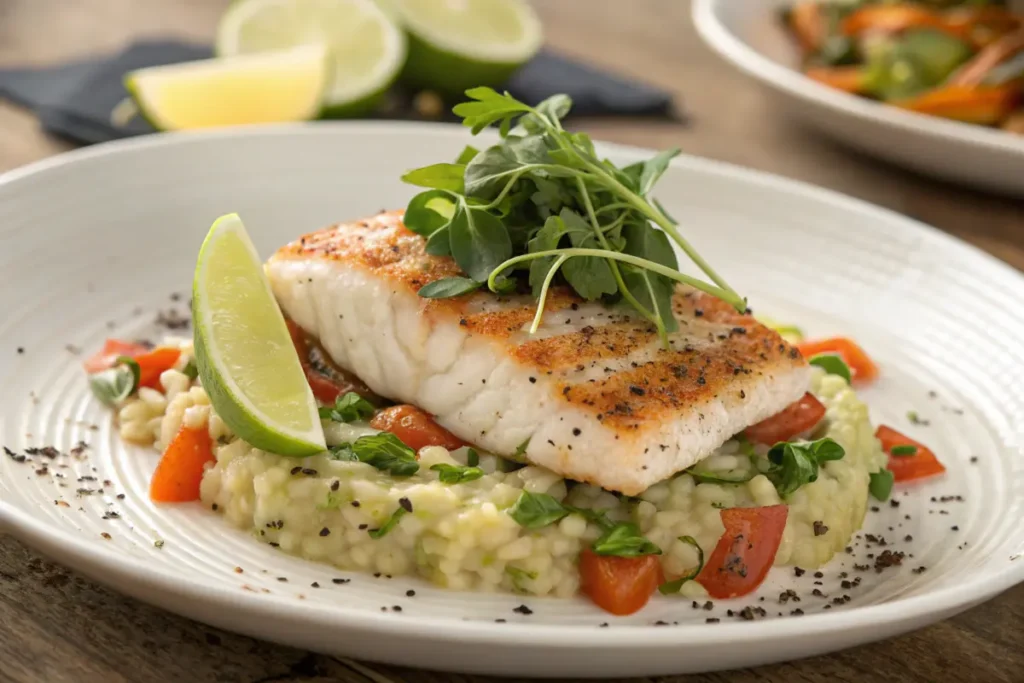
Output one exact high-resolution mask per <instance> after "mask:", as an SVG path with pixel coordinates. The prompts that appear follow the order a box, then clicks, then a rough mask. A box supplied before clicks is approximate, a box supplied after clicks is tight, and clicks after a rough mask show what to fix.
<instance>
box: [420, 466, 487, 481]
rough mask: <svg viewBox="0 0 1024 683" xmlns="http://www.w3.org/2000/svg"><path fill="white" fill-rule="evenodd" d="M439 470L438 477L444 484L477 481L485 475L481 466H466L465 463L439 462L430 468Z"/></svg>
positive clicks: (435, 470)
mask: <svg viewBox="0 0 1024 683" xmlns="http://www.w3.org/2000/svg"><path fill="white" fill-rule="evenodd" d="M430 469H431V470H433V471H434V472H437V475H438V479H439V480H440V481H441V483H442V484H464V483H466V482H468V481H475V480H477V479H479V478H480V477H482V476H484V471H483V470H482V469H480V468H479V467H465V466H463V465H449V464H447V463H438V464H436V465H433V466H431V468H430Z"/></svg>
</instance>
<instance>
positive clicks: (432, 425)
mask: <svg viewBox="0 0 1024 683" xmlns="http://www.w3.org/2000/svg"><path fill="white" fill-rule="evenodd" d="M370 426H371V427H373V428H374V429H379V430H381V431H382V432H391V433H392V434H394V435H395V436H397V437H398V438H399V440H400V441H401V442H402V443H404V444H405V445H406V446H408V447H409V448H411V449H413V450H414V451H419V450H420V449H421V448H424V447H426V446H444V447H445V448H447V449H448V450H454V449H456V448H462V447H463V446H465V445H466V442H464V441H463V440H462V439H460V438H459V437H457V436H455V435H454V434H452V433H451V432H449V431H448V430H447V429H445V428H444V427H442V426H441V425H439V424H437V423H436V422H434V418H433V417H431V416H430V414H429V413H427V412H425V411H423V410H420V409H419V408H417V407H416V406H411V405H408V404H405V405H399V406H391V407H390V408H385V409H384V410H382V411H380V412H379V413H377V414H376V415H374V416H373V419H372V420H370Z"/></svg>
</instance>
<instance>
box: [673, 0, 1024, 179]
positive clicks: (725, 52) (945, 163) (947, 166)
mask: <svg viewBox="0 0 1024 683" xmlns="http://www.w3.org/2000/svg"><path fill="white" fill-rule="evenodd" d="M791 4H792V0H694V4H693V18H694V23H695V24H696V25H697V31H698V33H700V35H701V37H703V38H704V40H705V41H706V42H707V43H708V45H710V46H711V47H712V48H714V50H716V51H717V52H718V53H719V54H720V55H721V56H722V57H724V58H725V59H727V60H728V61H729V62H731V63H732V64H733V65H734V66H737V67H739V68H740V69H741V70H742V71H744V72H746V73H747V74H748V75H750V76H753V77H754V78H756V79H757V80H759V81H761V82H762V83H764V84H766V85H767V86H769V87H770V88H772V89H773V90H774V91H775V92H776V93H778V94H779V95H780V97H779V99H780V101H782V102H783V103H784V104H785V105H786V106H787V107H788V109H790V110H791V111H792V112H793V113H794V114H796V115H798V116H799V117H801V118H802V119H803V120H805V121H806V122H807V123H809V124H811V125H812V126H814V127H815V128H817V129H818V130H820V131H821V132H823V133H825V134H827V135H830V136H832V137H834V138H836V139H837V140H839V141H841V142H843V143H845V144H848V145H850V146H852V147H855V148H858V149H860V150H862V151H864V152H867V153H869V154H873V155H875V156H878V157H881V158H883V159H886V160H888V161H891V162H894V163H897V164H900V165H903V166H907V167H909V168H912V169H914V170H916V171H920V172H922V173H927V174H929V175H933V176H936V177H939V178H943V179H945V180H951V181H954V182H959V183H965V184H968V185H972V186H974V187H978V188H982V189H987V190H992V191H995V192H1001V193H1006V194H1009V195H1013V196H1019V197H1024V136H1020V135H1011V134H1008V133H1004V132H1002V131H999V130H994V129H990V128H985V127H983V126H974V125H970V124H966V123H958V122H956V121H948V120H944V119H940V118H937V117H934V116H924V115H922V114H915V113H913V112H908V111H904V110H902V109H898V108H896V107H891V106H888V105H885V104H881V103H879V102H873V101H871V100H867V99H864V98H861V97H857V96H855V95H850V94H847V93H844V92H840V91H838V90H835V89H833V88H829V87H827V86H824V85H821V84H820V83H816V82H814V81H812V80H811V79H809V78H807V77H806V76H804V75H803V74H802V73H800V72H799V71H797V70H796V68H795V67H796V65H797V64H798V63H799V62H798V56H797V50H796V48H795V46H794V45H793V42H792V39H791V38H790V37H789V36H788V35H786V32H785V31H784V29H783V27H782V24H781V23H780V22H779V19H778V10H779V9H780V8H782V7H784V6H788V5H791Z"/></svg>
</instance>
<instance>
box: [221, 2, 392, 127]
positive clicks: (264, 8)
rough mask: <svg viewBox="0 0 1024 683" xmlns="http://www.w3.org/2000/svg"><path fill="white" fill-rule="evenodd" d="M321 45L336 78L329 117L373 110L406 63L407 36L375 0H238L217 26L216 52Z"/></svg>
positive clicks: (330, 88)
mask: <svg viewBox="0 0 1024 683" xmlns="http://www.w3.org/2000/svg"><path fill="white" fill-rule="evenodd" d="M309 44H323V45H326V46H327V47H328V48H329V49H330V53H331V58H330V59H331V64H332V69H331V71H332V77H331V83H330V84H329V86H328V88H327V93H326V95H325V105H326V106H325V108H324V114H325V115H327V116H358V115H362V114H366V113H368V112H370V111H372V110H373V109H374V108H375V107H376V106H377V103H378V102H379V101H380V99H381V97H382V96H383V95H384V92H385V91H386V90H387V89H388V88H389V87H390V86H391V84H392V83H394V81H395V79H396V78H397V77H398V72H399V71H400V70H401V68H402V64H404V63H405V54H406V45H405V35H404V34H403V33H402V31H401V30H400V29H399V28H398V27H397V26H395V24H394V23H393V22H392V21H391V20H390V19H389V18H388V17H387V15H386V14H385V13H384V12H383V11H382V10H381V9H380V7H378V6H377V5H376V3H374V2H373V0H235V2H234V3H233V4H232V5H231V6H229V7H228V9H227V11H226V12H225V13H224V16H223V17H221V20H220V25H219V26H218V27H217V54H218V55H220V56H222V57H230V56H233V55H240V54H251V53H258V52H266V51H268V50H280V49H284V48H290V47H295V46H298V45H309Z"/></svg>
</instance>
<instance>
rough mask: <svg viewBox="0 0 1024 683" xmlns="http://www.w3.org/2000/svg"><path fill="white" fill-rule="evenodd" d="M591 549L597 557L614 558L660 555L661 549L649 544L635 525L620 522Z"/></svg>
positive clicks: (595, 542) (606, 532) (605, 533)
mask: <svg viewBox="0 0 1024 683" xmlns="http://www.w3.org/2000/svg"><path fill="white" fill-rule="evenodd" d="M591 549H592V550H593V551H594V552H595V553H597V554H598V555H614V556H616V557H640V556H641V555H661V548H659V547H658V546H656V545H654V544H653V543H651V542H650V541H649V540H647V538H645V537H644V536H643V535H642V534H641V533H640V529H639V528H637V526H636V524H632V523H630V522H622V523H620V524H616V525H615V526H613V527H612V528H611V529H608V530H607V531H605V532H604V534H602V535H601V537H600V538H598V539H597V540H596V541H594V545H593V546H591Z"/></svg>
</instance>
